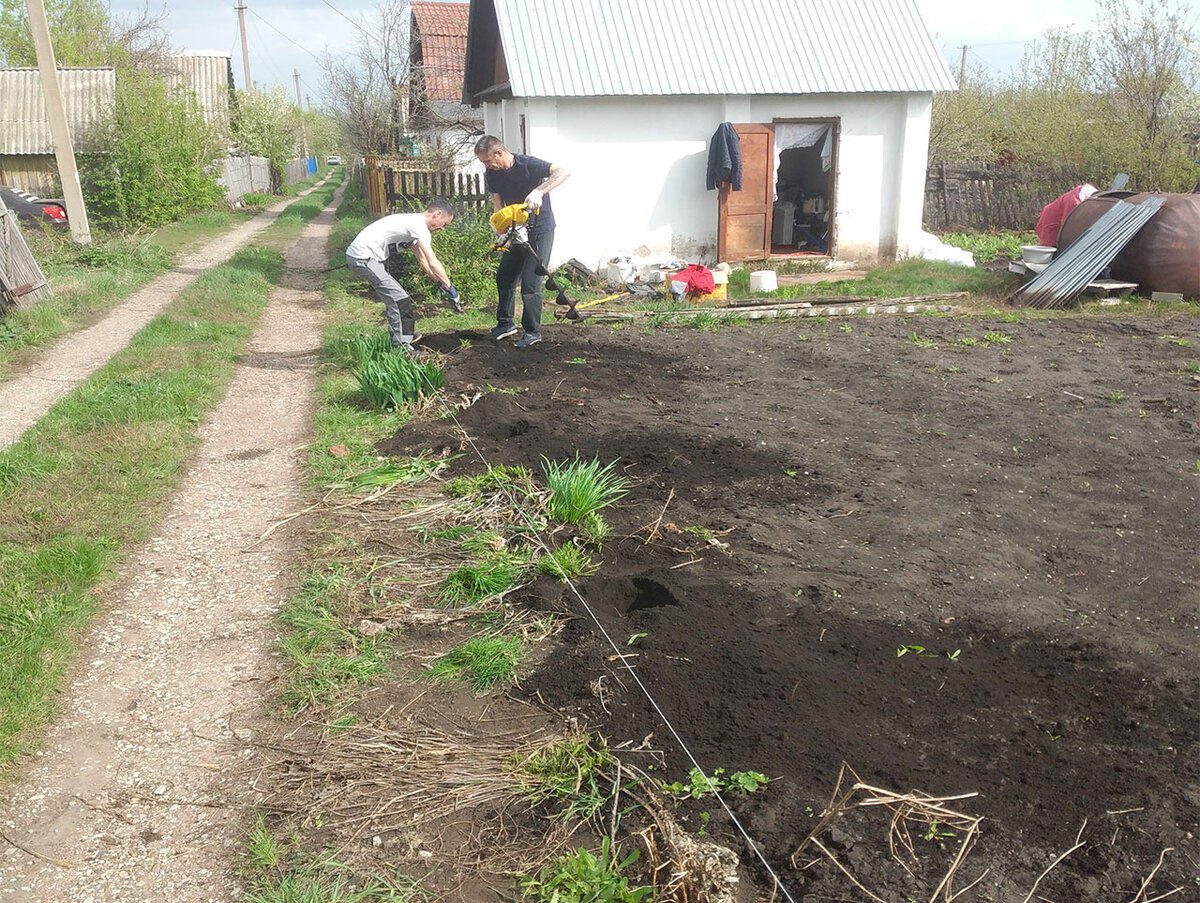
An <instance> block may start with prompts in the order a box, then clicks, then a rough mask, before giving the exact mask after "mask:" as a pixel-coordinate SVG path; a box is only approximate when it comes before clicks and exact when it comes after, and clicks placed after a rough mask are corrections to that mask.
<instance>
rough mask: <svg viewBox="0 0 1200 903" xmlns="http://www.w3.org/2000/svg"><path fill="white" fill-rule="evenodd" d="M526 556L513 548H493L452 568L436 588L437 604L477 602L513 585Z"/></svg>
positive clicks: (462, 606) (453, 605) (455, 606)
mask: <svg viewBox="0 0 1200 903" xmlns="http://www.w3.org/2000/svg"><path fill="white" fill-rule="evenodd" d="M527 563H528V562H527V560H526V558H525V556H524V555H521V554H519V553H516V552H507V551H502V552H494V553H492V554H491V555H488V556H487V557H486V558H483V559H481V560H479V561H473V562H470V563H468V564H464V565H462V566H461V567H459V568H457V569H455V570H454V571H452V572H451V573H450V574H449V575H448V576H447V577H446V579H445V580H443V581H442V587H441V589H440V590H439V591H438V604H440V605H445V606H449V607H451V608H467V607H470V606H472V605H478V604H479V603H480V602H482V601H484V600H485V599H488V598H490V597H492V596H495V595H497V594H498V593H502V592H504V591H505V590H507V589H511V588H512V587H514V586H516V584H517V581H518V579H520V576H521V571H522V570H524V568H525V566H526V564H527Z"/></svg>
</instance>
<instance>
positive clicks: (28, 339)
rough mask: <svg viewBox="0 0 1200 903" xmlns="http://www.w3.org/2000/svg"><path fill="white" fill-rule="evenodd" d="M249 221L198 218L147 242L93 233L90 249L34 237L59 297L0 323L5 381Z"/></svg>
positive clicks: (63, 239) (228, 216)
mask: <svg viewBox="0 0 1200 903" xmlns="http://www.w3.org/2000/svg"><path fill="white" fill-rule="evenodd" d="M246 218H247V215H246V214H238V213H205V214H197V215H194V216H191V217H188V218H187V219H186V220H184V221H183V222H180V223H177V224H174V225H171V226H167V227H164V228H162V229H159V230H157V231H156V232H154V233H153V234H151V235H149V236H146V235H122V234H119V233H105V232H103V231H100V230H95V231H93V235H92V243H91V244H90V245H77V244H75V243H74V242H73V241H71V239H70V237H69V236H67V235H60V234H41V233H34V232H31V233H29V234H28V236H27V237H28V239H29V245H30V250H31V251H32V252H33V255H34V257H35V258H36V259H37V261H38V265H39V266H40V267H41V268H42V272H43V274H44V275H45V277H46V280H47V281H48V282H49V283H50V286H51V288H52V289H53V294H52V295H51V296H50V297H48V298H45V299H44V300H42V301H39V302H38V303H37V304H36V305H34V306H33V307H30V308H18V309H16V310H13V311H10V312H9V314H8V315H7V316H6V317H4V318H3V319H0V376H3V375H5V374H7V373H8V372H9V371H10V370H11V368H12V367H13V366H14V365H15V364H16V363H18V362H19V361H21V360H23V359H24V356H25V355H26V354H28V353H29V352H30V351H31V350H33V349H37V348H42V347H44V346H46V345H48V344H50V343H51V342H53V341H54V340H55V339H58V338H60V337H62V336H63V335H66V334H67V333H69V332H72V331H73V330H76V329H79V328H81V327H82V326H86V325H87V324H89V323H90V322H92V321H93V320H95V319H96V318H97V317H99V316H102V315H103V314H105V313H107V312H108V311H109V310H111V309H112V308H113V307H115V306H116V305H117V304H118V303H120V302H121V301H123V300H124V299H125V298H127V297H128V296H129V295H130V294H132V293H133V292H135V291H137V290H138V289H139V288H142V287H143V286H145V285H146V284H147V283H149V282H150V281H151V280H152V279H154V278H155V277H156V276H159V275H161V274H162V273H163V272H165V271H166V270H168V269H170V267H171V266H172V265H173V264H174V260H175V255H176V254H178V253H180V252H182V251H186V250H187V249H189V248H191V247H194V246H195V245H197V244H198V243H200V242H203V241H208V240H210V239H212V238H215V237H216V236H218V235H220V234H221V233H223V232H226V231H228V230H229V228H230V227H231V226H232V225H234V224H235V223H237V222H240V221H242V220H245V219H246Z"/></svg>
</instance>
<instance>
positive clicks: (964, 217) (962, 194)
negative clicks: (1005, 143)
mask: <svg viewBox="0 0 1200 903" xmlns="http://www.w3.org/2000/svg"><path fill="white" fill-rule="evenodd" d="M1087 181H1090V180H1089V179H1088V178H1087V177H1086V176H1085V175H1084V174H1082V173H1080V172H1079V171H1078V170H1077V169H1075V168H1074V167H1069V166H1063V167H1057V168H1055V167H1039V168H1033V167H1025V166H1016V165H1011V164H1004V165H1001V164H990V165H989V164H980V165H972V164H958V163H939V164H936V165H935V166H931V167H930V168H929V170H928V172H927V173H926V175H925V228H926V229H927V230H928V231H930V232H990V231H993V230H997V229H1005V230H1007V229H1011V230H1017V231H1023V232H1026V231H1028V232H1031V231H1033V227H1034V226H1035V225H1037V220H1038V215H1039V214H1040V213H1041V212H1042V208H1043V207H1045V206H1046V205H1047V204H1049V203H1050V202H1051V201H1053V200H1054V199H1055V198H1057V197H1058V196H1059V195H1061V194H1063V193H1064V192H1067V191H1069V190H1070V189H1072V188H1074V187H1075V186H1076V185H1080V184H1082V183H1084V182H1087ZM1094 184H1099V183H1094Z"/></svg>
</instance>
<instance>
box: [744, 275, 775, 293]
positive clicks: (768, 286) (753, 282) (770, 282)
mask: <svg viewBox="0 0 1200 903" xmlns="http://www.w3.org/2000/svg"><path fill="white" fill-rule="evenodd" d="M777 288H779V283H778V282H777V281H776V279H775V271H774V270H755V271H754V272H753V273H751V274H750V291H752V292H773V291H775V289H777Z"/></svg>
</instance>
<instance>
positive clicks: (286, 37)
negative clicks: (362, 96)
mask: <svg viewBox="0 0 1200 903" xmlns="http://www.w3.org/2000/svg"><path fill="white" fill-rule="evenodd" d="M146 2H147V0H110V6H111V9H112V11H113V13H114V14H116V15H118V16H119V15H128V14H129V13H131V12H133V11H136V10H139V9H141V8H142V7H143V6H144V5H145V3H146ZM243 2H244V3H245V6H246V12H245V19H246V41H247V46H248V48H249V54H250V77H251V78H252V79H253V80H254V82H255V83H256V84H258V85H259V86H260V87H261V86H265V85H272V84H276V85H280V86H282V87H283V88H284V89H285V91H286V92H287V93H288V96H289V97H292V96H294V94H295V79H294V76H293V72H294V71H297V70H298V71H299V73H300V81H301V86H300V88H301V93H302V94H304V95H307V96H309V97H311V99H312V103H314V104H319V103H320V101H321V90H322V76H321V69H320V67H319V66H318V65H317V59H318V58H320V57H321V55H322V54H323V53H324V51H325V50H326V49H328V50H329V51H330V52H331V53H334V54H343V53H349V52H351V51H352V49H353V47H354V46H355V42H356V39H357V35H358V34H359V33H360V29H359V28H358V27H357V25H358V23H363V22H370V20H371V18H372V15H373V13H374V11H375V10H376V9H377V8H378V6H379V2H378V0H291V2H288V3H286V4H285V3H282V2H278V0H243ZM628 2H631V3H636V2H638V0H628ZM916 3H917V7H918V8H919V9H920V11H921V14H922V16H923V17H924V19H925V25H926V27H927V28H928V29H929V32H930V34H931V35H932V36H933V39H934V41H935V42H936V43H937V45H938V47H940V48H941V49H942V52H943V53H944V54H945V56H946V60H947V62H948V63H949V65H950V68H951V71H953V72H958V68H959V64H960V62H961V59H962V47H963V46H964V45H966V46H967V66H968V68H969V69H972V70H973V69H975V68H977V67H982V68H983V69H984V70H986V71H988V72H989V73H990V74H993V75H1002V74H1004V73H1005V72H1007V71H1009V70H1010V69H1012V67H1014V66H1016V65H1017V64H1018V63H1019V62H1020V61H1021V54H1022V51H1023V49H1024V47H1025V44H1026V43H1027V42H1030V41H1034V40H1036V39H1038V38H1040V37H1041V36H1042V35H1043V34H1045V32H1046V30H1047V29H1048V28H1055V27H1071V28H1073V29H1074V30H1087V29H1089V28H1091V27H1092V25H1093V23H1094V22H1095V19H1096V14H1097V7H1096V2H1095V0H1005V2H1004V3H1003V4H997V5H992V4H985V3H973V2H970V0H916ZM149 4H150V8H151V9H159V8H161V7H162V6H163V5H164V4H163V3H162V2H161V0H158V2H156V0H149ZM165 6H166V9H167V27H168V31H169V33H170V35H171V40H172V42H173V43H174V44H175V46H176V47H177V48H179V49H192V50H221V51H225V52H227V53H230V54H232V55H233V63H234V65H233V72H234V80H235V81H236V82H237V85H238V87H239V88H241V87H244V86H245V85H244V82H245V76H244V74H243V66H242V46H241V38H240V36H239V33H238V15H237V10H236V6H237V0H216V2H214V0H166V3H165Z"/></svg>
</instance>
